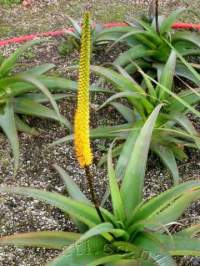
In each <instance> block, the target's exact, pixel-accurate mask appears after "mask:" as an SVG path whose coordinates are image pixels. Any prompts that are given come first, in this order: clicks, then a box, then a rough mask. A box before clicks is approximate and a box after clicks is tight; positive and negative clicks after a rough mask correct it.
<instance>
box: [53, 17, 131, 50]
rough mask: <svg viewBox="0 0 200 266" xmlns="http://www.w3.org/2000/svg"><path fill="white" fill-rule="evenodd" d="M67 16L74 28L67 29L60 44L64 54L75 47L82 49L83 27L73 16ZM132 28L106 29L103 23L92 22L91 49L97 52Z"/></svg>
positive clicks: (59, 47) (59, 48)
mask: <svg viewBox="0 0 200 266" xmlns="http://www.w3.org/2000/svg"><path fill="white" fill-rule="evenodd" d="M66 18H67V20H68V21H69V23H70V24H71V25H72V26H73V28H71V29H70V30H66V31H65V33H64V35H63V41H62V42H61V43H60V44H59V46H58V50H59V52H60V53H61V54H62V55H66V54H69V53H70V52H72V51H73V50H74V49H80V47H81V37H82V27H81V26H80V25H79V23H78V22H77V21H76V20H74V19H73V18H71V17H69V16H66ZM130 29H131V27H129V26H126V27H114V28H108V29H106V28H104V26H103V25H101V24H98V23H93V22H91V51H92V52H95V51H96V50H98V48H100V47H102V46H103V45H106V44H108V43H110V42H113V41H116V40H117V39H118V38H120V37H122V36H123V35H124V34H125V33H127V32H129V31H130Z"/></svg>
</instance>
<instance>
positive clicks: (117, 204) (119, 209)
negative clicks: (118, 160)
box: [107, 145, 125, 222]
mask: <svg viewBox="0 0 200 266" xmlns="http://www.w3.org/2000/svg"><path fill="white" fill-rule="evenodd" d="M112 147H113V145H111V146H110V148H109V151H108V159H107V164H108V178H109V187H110V193H111V198H112V208H113V212H114V215H115V217H116V219H117V220H119V221H122V222H123V221H124V220H125V213H124V206H123V203H122V199H121V194H120V190H119V185H118V182H117V177H116V174H115V170H114V167H113V163H112Z"/></svg>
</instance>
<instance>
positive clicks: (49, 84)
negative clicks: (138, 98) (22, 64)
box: [0, 40, 101, 172]
mask: <svg viewBox="0 0 200 266" xmlns="http://www.w3.org/2000/svg"><path fill="white" fill-rule="evenodd" d="M39 42H41V41H38V40H37V41H32V42H30V43H27V44H25V45H23V46H21V47H20V48H18V49H17V50H16V51H15V52H14V53H13V54H11V55H10V56H9V57H8V58H3V57H1V58H0V128H1V129H2V130H3V131H4V133H5V134H6V136H7V138H8V139H9V142H10V144H11V147H12V150H13V155H14V159H15V167H14V169H15V172H16V170H17V168H18V165H19V140H18V134H17V132H18V131H22V132H25V133H28V134H33V135H34V134H38V131H37V130H36V129H35V128H31V127H30V125H29V124H27V122H26V120H25V119H23V116H24V115H28V116H36V117H40V118H48V119H54V120H56V121H59V122H60V123H61V124H63V125H65V126H66V127H67V128H68V129H69V130H70V129H71V124H70V122H69V121H68V120H67V119H66V118H64V117H63V116H61V115H60V113H59V110H58V106H57V104H56V100H59V99H62V98H64V97H67V96H69V94H67V93H66V92H74V91H76V87H77V83H76V82H75V81H71V80H67V79H64V78H57V77H53V76H52V77H51V76H47V75H46V72H48V71H49V70H51V69H52V68H53V67H54V65H53V64H43V65H39V66H35V67H32V68H31V69H28V70H26V71H24V72H16V69H15V67H16V66H18V65H17V60H18V59H19V58H20V57H21V56H22V54H23V53H24V52H25V51H26V49H28V48H29V47H31V46H32V45H34V44H37V43H39ZM91 90H95V91H98V90H101V89H99V88H96V87H95V86H92V87H91ZM47 102H50V103H51V105H52V107H53V109H51V108H49V107H47V106H45V105H44V103H47Z"/></svg>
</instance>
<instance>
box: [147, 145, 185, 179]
mask: <svg viewBox="0 0 200 266" xmlns="http://www.w3.org/2000/svg"><path fill="white" fill-rule="evenodd" d="M151 149H152V150H153V151H154V152H155V153H156V154H157V155H158V156H159V157H160V159H161V160H162V162H163V163H164V165H165V166H166V167H167V168H168V170H169V171H170V173H171V176H172V177H173V180H174V184H178V183H179V181H180V176H179V172H178V166H177V163H176V159H175V156H174V153H173V151H172V150H171V149H170V148H168V147H167V146H163V145H159V144H158V145H156V144H155V145H153V146H152V147H151Z"/></svg>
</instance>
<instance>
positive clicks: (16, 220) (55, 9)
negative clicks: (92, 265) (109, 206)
mask: <svg viewBox="0 0 200 266" xmlns="http://www.w3.org/2000/svg"><path fill="white" fill-rule="evenodd" d="M33 2H34V4H33V8H31V9H23V8H22V7H21V6H14V7H13V8H12V9H10V8H8V7H6V6H4V7H2V8H1V10H0V12H1V11H2V12H4V22H3V23H4V25H5V28H6V29H8V31H7V32H4V33H3V36H4V37H5V36H15V35H16V34H19V33H29V32H33V31H43V30H50V29H57V28H62V27H63V18H64V14H65V10H68V12H70V14H71V15H75V17H76V16H79V17H80V15H77V14H80V13H81V10H82V7H83V5H84V1H77V0H74V1H62V0H61V1H56V0H48V1H47V0H45V1H33ZM89 2H90V3H91V5H92V10H93V13H94V16H95V18H97V20H99V21H109V19H110V20H123V19H124V18H125V17H130V16H131V15H132V11H133V10H134V12H133V13H135V12H137V14H139V13H140V11H141V10H142V8H144V6H145V7H146V5H147V4H148V3H147V2H148V1H135V6H136V7H137V8H136V9H135V8H134V7H135V6H134V7H133V1H129V0H127V1H125V0H121V1H110V4H111V7H112V14H113V15H109V16H113V17H110V18H106V17H105V14H103V10H104V8H103V7H104V4H105V1H104V0H101V1H98V5H97V4H96V3H95V2H96V1H89ZM99 2H100V3H99ZM136 2H137V3H136ZM180 2H181V3H182V4H183V2H185V1H163V9H164V7H166V8H167V9H166V10H165V11H166V12H167V10H171V9H174V8H176V6H177V5H179V4H180ZM194 2H195V1H194ZM196 3H197V1H196ZM193 4H195V3H193ZM193 4H192V5H193ZM63 6H64V8H63ZM97 6H98V8H99V10H98V12H97ZM119 6H121V7H124V8H125V9H124V11H123V12H124V13H123V14H121V13H120V14H119V16H118V17H116V18H115V17H114V16H116V14H115V12H114V10H118V9H119ZM68 7H70V9H68ZM114 8H115V9H114ZM131 8H132V9H131ZM122 9H123V8H122ZM44 10H47V12H45V14H44ZM69 10H70V11H69ZM119 12H121V11H119ZM109 13H111V12H110V11H109V12H108V14H109ZM36 14H37V16H36ZM43 15H44V16H43ZM1 17H2V16H1ZM27 18H28V21H26V19H27ZM24 21H26V23H25V22H24ZM0 24H1V22H0ZM13 25H15V28H12V30H10V29H11V26H12V27H13ZM0 34H1V33H0ZM59 42H60V39H59V38H57V39H47V42H46V43H44V44H42V45H39V46H37V47H35V48H33V49H31V50H30V51H29V52H27V53H26V54H25V56H24V57H23V59H22V60H21V66H20V67H21V68H27V67H30V66H31V65H37V64H41V63H45V62H48V63H53V64H55V69H54V70H53V71H51V72H52V74H56V75H62V76H65V77H67V78H72V79H76V77H77V72H76V71H70V70H69V69H68V68H67V67H68V66H71V65H73V64H75V63H76V62H77V60H78V53H77V52H76V51H74V52H73V53H71V54H70V55H68V56H67V57H61V56H60V55H59V53H58V50H57V47H58V44H59ZM17 46H18V45H12V46H7V47H4V48H1V50H0V52H3V54H4V55H8V54H10V53H11V52H12V51H13V50H15V48H16V47H17ZM112 56H113V55H112ZM101 61H105V60H104V57H102V56H101V54H100V55H98V56H96V57H94V63H95V64H99V63H101ZM94 82H95V79H94ZM104 100H105V95H103V94H94V95H93V96H92V103H93V104H101V103H102V102H103V101H104ZM59 107H60V111H61V113H62V114H63V115H65V116H66V117H67V118H68V119H69V120H70V121H73V114H74V107H75V95H72V97H70V98H69V99H66V100H63V101H61V102H60V104H59ZM121 119H122V118H121V117H120V116H118V115H117V114H116V113H115V112H114V110H113V109H112V108H111V107H106V108H104V109H102V110H101V112H92V121H91V127H96V126H97V125H100V124H101V125H103V124H105V123H106V124H108V123H109V124H114V123H117V122H118V121H121ZM29 121H30V124H31V125H32V126H34V127H37V128H39V131H40V135H39V136H37V137H32V136H28V135H25V134H20V135H19V138H20V153H21V155H20V162H21V164H20V169H19V171H18V173H17V175H16V176H15V177H14V176H13V159H12V155H11V150H10V146H9V144H8V142H7V140H6V138H5V136H4V135H3V134H2V133H0V157H1V158H0V183H1V185H12V186H31V187H35V188H39V189H45V190H49V191H56V192H59V193H63V194H65V188H64V185H63V183H62V181H61V180H60V178H59V175H58V174H57V173H56V172H55V170H54V169H53V167H52V165H53V164H54V163H57V164H59V165H60V166H61V167H63V168H64V169H65V170H66V171H67V172H68V173H69V174H70V175H71V176H72V177H73V179H74V180H75V181H76V183H77V184H78V185H79V186H80V187H81V189H82V190H83V191H84V192H85V193H86V194H87V195H88V191H87V185H86V180H85V176H84V172H83V171H82V170H81V169H80V168H79V166H78V164H77V162H76V160H75V158H74V151H73V145H72V143H64V144H62V145H57V146H53V147H50V146H49V145H48V144H50V143H52V142H53V141H54V140H56V139H58V138H60V137H64V136H65V135H66V133H67V132H66V129H64V128H62V127H60V125H59V124H58V123H56V122H54V121H50V120H41V119H36V118H31V119H30V118H29ZM196 123H197V126H199V125H200V123H199V121H198V120H196ZM107 146H108V143H107V142H106V141H104V140H95V141H93V149H94V153H95V157H96V158H97V159H98V158H99V156H100V154H102V153H103V152H105V150H106V147H107ZM188 154H189V155H190V156H189V159H188V161H185V162H181V163H179V170H180V173H181V176H182V177H183V180H190V179H200V153H199V152H198V151H194V150H188ZM94 172H95V189H96V193H97V195H98V197H99V198H101V197H102V195H103V192H104V191H105V186H106V184H107V177H106V170H105V168H101V169H98V168H96V167H94ZM171 185H172V182H171V178H170V177H169V175H168V174H167V172H166V170H165V169H164V168H163V167H162V165H161V164H160V162H159V161H158V159H156V158H155V157H154V156H153V155H151V156H150V159H149V163H148V169H147V174H146V182H145V197H151V196H153V195H156V194H158V193H160V192H161V191H164V190H166V189H167V188H169V187H170V186H171ZM88 196H89V195H88ZM199 209H200V202H197V203H195V204H192V205H191V207H190V208H189V210H188V211H187V212H186V213H185V214H184V216H183V217H181V219H180V220H179V222H180V223H182V224H183V227H184V226H186V225H189V224H196V223H199V222H200V213H199ZM0 210H1V213H0V235H1V236H4V235H11V234H13V233H18V232H31V231H44V230H50V231H56V230H59V231H61V230H62V231H67V230H70V231H72V230H76V228H75V227H74V225H73V224H72V223H71V222H70V220H69V219H67V217H66V216H65V215H64V214H63V213H62V212H61V211H59V210H58V209H55V208H53V207H51V206H49V205H47V204H43V203H41V202H39V201H37V200H34V199H27V198H23V197H19V196H8V195H3V196H2V197H1V201H0ZM58 254H59V252H58V251H54V250H46V249H42V248H14V247H1V248H0V266H37V265H38V266H42V265H44V264H45V263H46V262H47V261H49V260H51V259H52V258H53V257H55V256H56V255H58ZM177 261H178V265H181V266H184V265H191V266H197V265H200V261H199V259H197V258H183V259H178V260H177Z"/></svg>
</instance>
